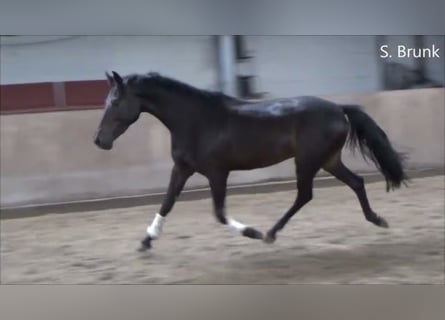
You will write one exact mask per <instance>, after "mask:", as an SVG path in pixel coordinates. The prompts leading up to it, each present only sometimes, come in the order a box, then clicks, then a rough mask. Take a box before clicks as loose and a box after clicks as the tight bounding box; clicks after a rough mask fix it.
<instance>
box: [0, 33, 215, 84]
mask: <svg viewBox="0 0 445 320" xmlns="http://www.w3.org/2000/svg"><path fill="white" fill-rule="evenodd" d="M17 38H18V39H16V38H15V37H13V38H7V37H3V38H1V50H0V69H1V71H2V72H1V74H0V80H1V81H0V82H1V83H2V84H12V83H31V82H45V81H48V82H57V81H73V80H97V79H105V74H104V73H105V71H110V70H116V71H118V72H119V73H121V74H127V73H133V72H148V71H158V72H161V73H163V74H165V75H167V76H171V77H174V78H178V79H181V80H183V81H186V82H187V83H191V84H192V85H196V86H199V87H201V88H206V89H216V88H217V87H218V78H217V66H218V63H217V60H216V47H215V43H214V39H213V37H212V36H75V37H61V36H52V37H49V36H20V37H17Z"/></svg>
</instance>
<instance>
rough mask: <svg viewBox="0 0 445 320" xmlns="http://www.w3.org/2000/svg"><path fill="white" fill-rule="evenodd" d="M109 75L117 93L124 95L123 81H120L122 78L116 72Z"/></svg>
mask: <svg viewBox="0 0 445 320" xmlns="http://www.w3.org/2000/svg"><path fill="white" fill-rule="evenodd" d="M111 73H112V74H113V79H114V83H116V85H117V88H118V90H119V93H120V94H124V93H125V85H124V80H122V77H121V76H120V75H119V74H118V73H117V72H116V71H111Z"/></svg>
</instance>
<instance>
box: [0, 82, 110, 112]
mask: <svg viewBox="0 0 445 320" xmlns="http://www.w3.org/2000/svg"><path fill="white" fill-rule="evenodd" d="M107 92H108V84H107V82H106V81H105V80H89V81H68V82H54V83H51V82H45V83H24V84H8V85H0V113H1V114H13V113H25V112H49V111H61V110H79V109H94V108H101V107H102V106H103V103H104V100H105V97H106V95H107Z"/></svg>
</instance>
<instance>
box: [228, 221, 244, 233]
mask: <svg viewBox="0 0 445 320" xmlns="http://www.w3.org/2000/svg"><path fill="white" fill-rule="evenodd" d="M227 226H228V227H229V228H230V230H232V231H235V232H239V233H241V234H242V233H243V231H244V230H245V229H246V228H247V226H246V225H244V224H242V223H241V222H238V221H236V220H235V219H232V218H228V219H227Z"/></svg>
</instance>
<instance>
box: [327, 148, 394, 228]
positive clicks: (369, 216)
mask: <svg viewBox="0 0 445 320" xmlns="http://www.w3.org/2000/svg"><path fill="white" fill-rule="evenodd" d="M323 169H324V170H326V171H327V172H329V173H330V174H332V175H333V176H334V177H336V178H337V179H338V180H340V181H341V182H343V183H344V184H346V185H347V186H349V187H350V188H351V189H352V190H353V191H354V193H355V194H356V196H357V198H358V200H359V202H360V206H361V208H362V211H363V214H364V215H365V218H366V220H368V221H369V222H371V223H373V224H375V225H376V226H379V227H382V228H388V227H389V225H388V222H386V220H385V219H384V218H382V217H380V216H379V215H377V214H376V213H375V212H374V211H373V210H372V209H371V206H370V204H369V200H368V196H367V194H366V189H365V183H364V180H363V178H362V177H360V176H359V175H356V174H355V173H353V172H352V171H351V170H349V169H348V168H347V167H346V166H345V165H344V164H343V162H342V161H341V154H340V152H339V153H338V154H336V155H335V156H334V157H333V158H332V159H331V160H330V161H329V162H327V163H326V164H325V165H324V166H323Z"/></svg>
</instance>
